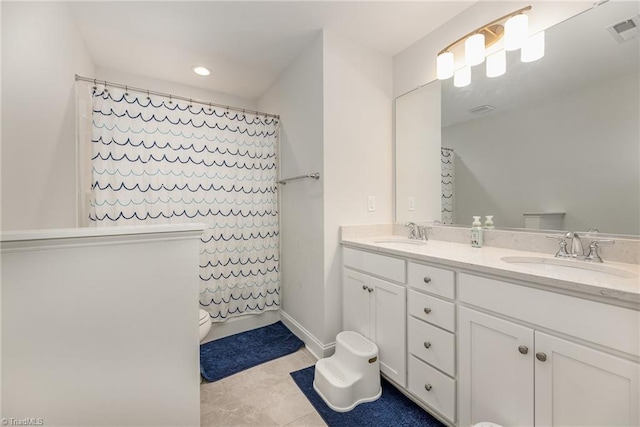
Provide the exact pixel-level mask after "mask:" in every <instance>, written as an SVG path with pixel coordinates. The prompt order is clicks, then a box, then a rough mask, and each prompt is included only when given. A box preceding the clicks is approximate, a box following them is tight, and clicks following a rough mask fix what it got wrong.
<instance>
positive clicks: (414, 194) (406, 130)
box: [395, 81, 442, 223]
mask: <svg viewBox="0 0 640 427" xmlns="http://www.w3.org/2000/svg"><path fill="white" fill-rule="evenodd" d="M440 93H441V91H440V82H439V81H435V82H433V83H430V84H428V85H426V86H424V87H423V88H421V89H420V90H416V91H413V92H411V93H409V94H407V95H405V96H402V97H400V98H398V99H396V104H395V107H396V109H395V111H396V123H395V124H396V133H395V137H396V138H395V139H396V150H395V161H396V163H397V164H399V165H402V167H399V168H396V170H395V182H396V183H397V184H396V193H395V194H396V205H395V206H396V212H395V218H396V222H400V223H404V222H405V221H414V222H424V221H435V220H438V221H440V220H441V219H442V177H441V175H442V163H441V155H440V152H441V150H440V148H441V139H442V138H441V129H442V128H441V124H440V122H441V112H440V110H441V109H440ZM410 197H411V198H413V199H414V210H409V198H410Z"/></svg>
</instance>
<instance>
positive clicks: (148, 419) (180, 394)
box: [0, 224, 202, 427]
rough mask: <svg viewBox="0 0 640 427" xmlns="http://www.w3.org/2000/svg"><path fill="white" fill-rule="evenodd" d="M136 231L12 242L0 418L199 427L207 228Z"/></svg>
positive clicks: (5, 265) (5, 289) (5, 284)
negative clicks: (202, 257) (202, 253)
mask: <svg viewBox="0 0 640 427" xmlns="http://www.w3.org/2000/svg"><path fill="white" fill-rule="evenodd" d="M134 228H135V227H110V228H109V229H108V230H96V229H80V230H78V229H74V230H56V231H55V232H48V233H40V232H31V233H24V234H25V235H24V236H22V237H16V236H11V235H7V234H4V235H3V241H2V253H1V255H2V277H1V279H2V413H1V415H0V416H2V417H4V418H15V419H17V420H21V419H24V418H42V419H43V422H44V425H45V426H105V425H108V426H132V425H136V426H150V427H151V426H176V425H181V426H197V425H199V422H200V399H199V397H200V383H199V379H200V376H199V351H198V343H199V340H198V338H199V332H198V283H199V280H198V272H199V269H198V258H199V256H198V253H199V245H200V240H199V237H200V234H201V233H202V227H198V225H197V224H196V225H189V226H155V227H154V226H146V227H144V228H143V229H142V230H144V231H140V230H134ZM121 230H126V231H121ZM127 232H128V233H131V234H122V233H127ZM118 233H120V235H118ZM34 266H35V267H37V268H34ZM10 425H11V424H10Z"/></svg>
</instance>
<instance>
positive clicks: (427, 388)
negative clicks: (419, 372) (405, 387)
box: [424, 384, 433, 391]
mask: <svg viewBox="0 0 640 427" xmlns="http://www.w3.org/2000/svg"><path fill="white" fill-rule="evenodd" d="M432 388H433V386H431V384H425V385H424V389H425V390H427V391H431V389H432Z"/></svg>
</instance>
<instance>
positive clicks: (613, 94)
mask: <svg viewBox="0 0 640 427" xmlns="http://www.w3.org/2000/svg"><path fill="white" fill-rule="evenodd" d="M638 12H639V3H637V2H609V3H605V4H603V5H601V6H599V7H597V8H595V9H592V10H589V11H587V12H584V13H582V14H580V15H578V16H576V17H574V18H572V19H570V20H567V21H565V22H563V23H560V24H558V25H556V26H555V27H552V28H550V29H548V30H547V31H546V54H545V56H544V57H543V58H542V59H540V60H538V61H536V62H532V63H522V62H521V61H520V54H519V52H517V51H516V52H507V72H506V74H504V75H502V76H500V77H497V78H487V77H486V76H485V68H484V67H485V65H484V64H481V65H478V66H475V67H473V68H472V74H473V75H472V83H471V84H470V85H469V86H467V87H464V88H456V87H454V86H453V81H452V79H448V80H443V81H435V82H433V83H430V84H428V85H426V86H423V87H421V88H420V89H417V90H415V91H413V92H411V93H409V94H407V95H404V96H402V97H399V98H398V99H397V100H396V221H397V222H403V221H407V220H411V221H434V220H441V221H443V222H444V223H454V224H461V225H466V226H468V225H469V224H470V223H471V217H472V216H473V215H483V216H484V215H494V222H495V225H496V226H497V227H499V228H523V227H527V228H543V229H565V230H569V229H570V230H584V231H586V230H588V229H590V228H597V229H598V230H599V231H600V232H605V233H615V234H633V235H638V234H640V125H639V123H640V121H639V118H640V109H639V105H640V102H639V97H640V74H639V67H638V65H639V64H638V63H639V57H640V55H639V53H640V49H639V40H640V37H636V38H630V39H628V40H626V41H618V40H616V38H615V37H613V36H612V34H611V32H610V31H609V30H607V27H610V26H612V25H616V24H618V23H622V22H626V21H628V20H630V19H632V18H634V17H637V15H638ZM636 19H637V18H636ZM632 22H633V21H632ZM636 22H637V21H636ZM627 27H629V25H627ZM618 28H621V27H620V26H618ZM630 34H631V33H627V34H623V37H622V38H623V39H624V38H628V36H629V35H630ZM440 101H441V114H440V111H434V110H436V109H437V108H434V103H438V102H440ZM440 116H441V117H440ZM436 117H439V118H441V129H435V125H434V121H435V120H436ZM441 148H442V149H441ZM436 159H437V161H438V162H437V163H436V161H435V160H436ZM451 159H453V161H452V162H450V160H451ZM448 162H449V164H448ZM436 172H437V174H436ZM412 208H413V209H412Z"/></svg>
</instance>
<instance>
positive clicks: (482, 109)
mask: <svg viewBox="0 0 640 427" xmlns="http://www.w3.org/2000/svg"><path fill="white" fill-rule="evenodd" d="M495 109H496V107H494V106H493V105H481V106H479V107H476V108H472V109H471V110H469V112H470V113H472V114H486V113H488V112H489V111H493V110H495Z"/></svg>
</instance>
